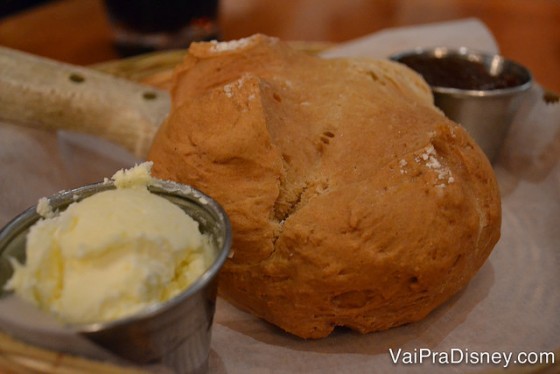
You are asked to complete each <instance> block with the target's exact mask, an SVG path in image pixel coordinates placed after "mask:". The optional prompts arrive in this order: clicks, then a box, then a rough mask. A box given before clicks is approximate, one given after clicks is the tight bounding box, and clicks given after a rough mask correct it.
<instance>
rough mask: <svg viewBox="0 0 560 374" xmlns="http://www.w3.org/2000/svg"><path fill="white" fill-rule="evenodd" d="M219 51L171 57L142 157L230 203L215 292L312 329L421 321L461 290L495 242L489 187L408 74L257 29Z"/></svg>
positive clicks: (470, 146) (487, 169)
mask: <svg viewBox="0 0 560 374" xmlns="http://www.w3.org/2000/svg"><path fill="white" fill-rule="evenodd" d="M217 46H218V47H219V45H217V44H215V43H195V44H193V45H192V46H191V48H190V50H189V53H188V55H187V57H186V59H185V61H184V63H183V64H182V65H181V66H180V67H179V68H177V70H176V72H175V76H174V86H173V90H172V93H173V109H172V112H171V114H170V116H169V118H168V120H167V121H166V122H165V124H164V125H163V126H162V127H161V128H160V130H159V132H158V133H157V135H156V138H155V140H154V143H153V145H152V147H151V150H150V152H149V155H148V158H149V159H150V160H152V161H154V167H153V174H154V175H155V176H157V177H160V178H165V179H172V180H175V181H179V182H181V183H186V184H190V185H193V186H195V187H197V188H199V189H201V190H203V191H204V192H206V193H208V194H209V195H210V196H212V197H213V198H215V199H216V200H217V201H218V202H219V203H220V204H222V205H223V206H224V208H225V210H226V212H227V213H228V215H229V217H230V219H231V222H232V227H233V257H232V258H231V259H229V260H228V261H227V263H226V265H225V266H224V268H223V271H222V272H221V274H220V286H219V288H220V294H221V295H222V296H223V297H224V298H225V299H227V300H228V301H230V302H232V303H233V304H235V305H237V306H238V307H240V308H243V309H244V310H248V311H250V312H252V313H254V314H255V315H257V316H259V317H261V318H264V319H265V320H267V321H269V322H271V323H273V324H275V325H277V326H279V327H280V328H282V329H284V330H285V331H288V332H290V333H292V334H295V335H297V336H300V337H303V338H321V337H325V336H327V335H329V334H330V333H331V332H332V330H333V329H334V328H335V327H336V326H347V327H349V328H352V329H355V330H357V331H360V332H362V333H369V332H373V331H378V330H384V329H388V328H391V327H394V326H398V325H402V324H405V323H409V322H413V321H417V320H420V319H422V318H424V317H425V316H426V315H427V314H428V313H430V312H431V311H432V310H433V309H435V308H436V307H437V306H439V305H441V304H442V303H443V302H445V301H446V300H447V299H449V298H450V297H451V296H452V295H453V294H455V293H456V292H457V291H459V290H460V289H462V288H463V287H465V285H466V284H467V283H468V281H469V280H470V279H471V278H472V277H473V276H474V274H475V273H476V272H477V271H478V269H479V268H480V267H481V266H482V264H483V263H484V262H485V260H486V259H487V257H488V255H489V254H490V252H491V250H492V248H493V247H494V245H495V243H496V242H497V241H498V239H499V235H500V220H501V213H500V209H501V208H500V196H499V191H498V187H497V183H496V180H495V177H494V173H493V170H492V167H491V165H490V163H489V162H488V160H487V159H486V157H485V156H484V154H483V153H482V151H481V150H480V149H479V147H478V146H477V145H476V144H475V143H474V141H473V140H472V138H471V137H470V136H469V135H468V134H467V133H466V132H465V131H464V130H463V129H462V128H461V127H460V126H458V125H457V124H455V123H453V122H451V121H450V120H448V119H447V118H445V116H444V115H443V114H442V113H441V112H440V111H439V110H438V109H437V108H435V107H434V106H433V104H432V96H431V93H430V90H429V87H428V86H427V85H426V83H425V82H424V81H423V80H422V79H421V78H420V77H419V76H418V75H417V74H416V73H414V72H412V71H411V70H409V69H407V68H406V67H404V66H402V65H399V64H396V63H393V62H389V61H384V60H365V59H332V60H325V59H321V58H318V57H314V56H310V55H307V54H305V53H303V52H299V51H295V50H292V49H290V48H289V46H287V45H286V44H284V43H282V42H280V41H278V40H276V39H274V38H269V37H266V36H263V35H255V36H253V37H251V38H249V39H246V40H244V41H243V43H239V45H237V46H236V47H237V48H217ZM228 47H231V46H228Z"/></svg>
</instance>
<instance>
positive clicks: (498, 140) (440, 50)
mask: <svg viewBox="0 0 560 374" xmlns="http://www.w3.org/2000/svg"><path fill="white" fill-rule="evenodd" d="M410 56H423V57H430V58H433V60H436V59H437V60H440V62H441V60H445V59H463V60H465V61H470V62H475V63H478V64H480V66H481V67H482V69H483V70H484V71H485V72H486V73H487V74H488V76H489V77H492V78H493V79H495V80H496V82H498V81H500V80H503V79H504V77H507V78H508V79H509V80H511V82H512V83H511V84H510V85H509V86H505V87H504V86H498V87H499V88H492V85H491V84H490V85H481V86H480V87H476V86H475V87H473V88H468V89H466V88H458V87H454V86H453V84H450V85H441V84H434V83H431V82H430V81H429V79H428V78H427V77H426V76H425V78H426V80H427V81H428V83H429V84H430V87H431V89H432V92H433V95H434V103H435V105H436V106H438V107H439V108H440V109H441V110H442V111H443V112H444V113H445V115H446V116H447V117H448V118H450V119H451V120H453V121H455V122H457V123H459V124H461V125H462V126H463V127H464V128H465V129H466V130H467V131H468V132H469V134H470V135H471V136H472V137H473V138H474V140H475V141H476V142H477V144H478V145H479V146H480V148H482V150H483V151H484V153H485V154H486V156H487V157H488V159H489V160H490V161H494V160H495V158H496V156H497V154H498V152H499V150H500V147H501V145H502V143H503V140H504V138H505V137H506V135H507V131H508V129H509V127H510V125H511V123H512V120H513V117H514V115H515V113H516V110H517V108H518V107H519V105H520V102H521V101H522V98H523V95H522V94H523V93H524V92H525V91H527V90H528V89H529V88H530V87H531V84H532V77H531V73H530V72H529V71H528V70H527V69H526V68H525V67H523V66H522V65H520V64H518V63H515V62H513V61H511V60H508V59H505V58H504V57H502V56H500V55H498V54H492V53H484V52H478V51H473V50H470V49H468V48H458V49H450V48H445V47H436V48H417V49H414V50H411V51H406V52H402V53H398V54H395V55H393V56H391V57H390V58H391V59H392V60H394V61H398V62H403V61H404V59H405V58H406V57H410ZM433 60H432V61H433ZM413 69H414V67H413ZM415 70H416V69H415ZM418 72H419V73H421V74H422V72H421V71H418ZM460 73H461V72H456V75H457V76H459V75H460ZM466 78H468V76H467V77H466Z"/></svg>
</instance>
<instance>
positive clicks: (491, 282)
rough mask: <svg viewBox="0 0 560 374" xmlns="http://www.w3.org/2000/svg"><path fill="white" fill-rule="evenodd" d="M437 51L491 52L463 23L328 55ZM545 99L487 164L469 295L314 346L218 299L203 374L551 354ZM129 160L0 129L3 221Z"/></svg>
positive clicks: (553, 233) (555, 218) (559, 323)
mask: <svg viewBox="0 0 560 374" xmlns="http://www.w3.org/2000/svg"><path fill="white" fill-rule="evenodd" d="M435 45H446V46H468V47H471V48H476V49H479V50H486V51H497V50H498V46H497V45H496V43H495V41H494V39H493V37H492V35H491V33H490V31H489V30H488V29H487V28H486V27H485V26H484V25H483V24H482V23H481V22H479V21H478V20H475V19H469V20H463V21H457V22H448V23H443V24H436V25H425V26H419V27H408V28H403V29H394V30H386V31H383V32H381V33H377V34H374V35H371V36H368V37H365V38H361V39H359V40H356V41H353V42H349V43H347V44H344V45H341V46H340V47H338V48H336V49H332V50H330V51H328V52H327V53H325V57H335V56H358V55H362V56H371V57H385V56H387V55H389V54H392V53H394V52H398V51H400V50H403V49H408V48H411V47H417V46H423V47H425V46H435ZM529 68H530V67H529ZM542 83H543V84H544V85H546V82H542ZM542 96H543V90H542V88H541V87H540V86H539V85H538V84H537V85H535V87H533V89H532V90H531V91H530V93H529V94H528V96H527V98H526V100H525V102H524V103H523V105H522V107H521V108H520V111H519V113H518V115H517V117H516V119H515V122H514V124H513V125H512V127H511V130H510V132H509V134H508V136H507V138H506V140H505V144H504V146H503V148H502V152H501V154H500V156H499V158H498V160H497V162H496V163H495V165H494V168H495V171H496V175H497V177H498V180H499V183H500V188H501V192H502V209H503V222H502V236H501V239H500V241H499V242H498V244H497V246H496V247H495V249H494V251H493V253H492V255H491V257H490V259H489V260H488V261H487V263H486V264H485V265H484V266H483V267H482V269H481V270H480V272H479V273H478V274H477V275H476V276H475V277H474V279H473V280H472V281H471V282H470V284H469V285H468V286H467V287H466V289H464V290H463V291H461V292H460V293H459V294H457V295H456V296H455V297H453V298H452V299H451V300H450V301H449V302H447V303H446V304H445V305H443V306H442V307H440V308H439V309H437V310H436V311H434V312H433V313H432V314H431V315H429V316H428V317H427V318H426V319H425V320H423V321H421V322H418V323H415V324H411V325H407V326H403V327H399V328H395V329H391V330H389V331H385V332H380V333H374V334H368V335H360V334H358V333H355V332H352V331H348V330H344V329H341V330H338V331H336V332H335V333H334V334H333V335H332V336H330V337H329V338H326V339H322V340H316V341H304V340H301V339H298V338H295V337H292V336H290V335H287V334H285V333H283V332H281V331H279V330H278V329H277V328H275V327H274V326H271V325H269V324H267V323H266V322H263V321H260V320H258V319H256V318H255V317H253V316H251V315H249V314H247V313H244V312H242V311H239V310H238V309H236V308H234V307H232V306H231V305H229V304H228V303H227V302H225V301H223V300H221V299H219V300H218V304H217V312H216V318H215V324H214V328H213V341H212V351H211V355H210V372H211V373H296V372H297V373H302V372H305V373H366V372H367V373H374V372H375V373H384V372H389V371H390V372H397V373H401V372H402V373H424V372H431V373H438V372H465V371H477V370H483V369H488V368H490V369H491V368H496V369H497V368H501V367H503V366H506V364H507V365H509V366H510V367H512V366H515V364H514V362H513V361H514V360H515V359H516V358H517V354H518V353H520V352H527V353H528V352H537V353H538V352H548V351H555V350H556V351H558V350H559V349H560V228H559V227H560V163H559V158H560V105H558V104H546V103H545V102H544V101H543V99H542ZM0 110H1V108H0ZM138 161H139V160H137V159H135V158H134V157H132V156H131V155H129V154H128V153H126V152H125V151H123V150H121V149H120V148H118V147H116V146H114V145H111V144H109V143H106V142H105V141H102V140H99V139H94V138H90V137H86V136H83V135H75V134H68V133H58V134H54V133H47V132H44V131H41V130H34V129H24V128H19V127H17V126H14V125H11V124H5V123H3V124H0V165H2V169H1V172H0V225H3V224H5V223H6V222H8V221H9V220H10V219H11V218H13V217H14V216H15V215H16V214H18V213H20V212H21V211H23V210H24V209H26V208H27V207H29V206H31V205H33V204H35V203H36V201H37V199H39V198H40V197H42V196H48V195H51V194H52V193H54V192H57V191H58V190H61V189H69V188H73V187H77V186H80V185H84V184H87V183H91V182H95V181H99V180H102V179H103V178H104V177H108V176H111V175H112V174H113V173H114V172H115V171H116V170H117V169H119V168H122V167H129V166H131V165H133V164H134V163H135V162H138ZM426 349H429V350H431V351H432V352H440V353H447V354H448V355H449V356H448V358H453V359H454V360H456V361H461V363H459V362H457V363H449V364H447V365H441V364H433V363H432V362H431V359H432V358H433V356H431V357H430V358H429V359H424V362H423V363H422V364H419V363H416V364H407V363H405V362H403V361H402V358H403V355H405V354H406V353H408V354H409V355H414V354H416V355H417V356H416V358H417V359H418V355H420V353H421V352H423V353H426V352H427V351H426ZM399 350H400V353H401V356H400V359H401V361H399V362H398V363H396V364H395V363H393V359H392V356H391V352H392V353H393V355H394V356H396V355H397V353H398V352H399ZM483 352H488V353H503V354H505V355H506V356H502V359H501V360H500V362H497V363H494V364H476V363H472V361H471V363H469V364H466V363H465V360H466V359H467V358H469V357H471V356H472V355H473V353H483ZM509 353H511V354H512V356H511V357H510V361H509V362H506V358H507V355H508V354H509ZM452 355H454V356H452ZM467 356H469V357H467ZM437 357H443V356H437ZM557 360H558V357H557Z"/></svg>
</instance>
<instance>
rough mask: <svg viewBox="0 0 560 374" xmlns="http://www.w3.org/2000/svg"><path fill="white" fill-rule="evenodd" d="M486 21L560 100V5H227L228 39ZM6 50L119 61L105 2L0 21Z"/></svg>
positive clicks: (418, 1) (368, 1)
mask: <svg viewBox="0 0 560 374" xmlns="http://www.w3.org/2000/svg"><path fill="white" fill-rule="evenodd" d="M466 17H477V18H479V19H480V20H482V21H483V22H484V23H485V24H486V25H487V26H488V28H489V29H490V30H491V32H492V33H493V34H494V37H495V38H496V41H497V42H498V45H499V46H500V50H501V52H502V54H503V55H505V56H506V57H509V58H512V59H514V60H516V61H518V62H520V63H522V64H524V65H526V66H527V67H529V69H530V70H531V71H532V72H533V75H534V77H535V78H536V80H537V81H538V82H540V83H541V84H543V85H544V86H545V87H547V88H548V89H550V90H553V91H556V92H560V1H558V0H530V1H529V0H523V1H522V0H519V1H510V0H493V1H484V0H445V1H442V0H415V1H407V0H345V1H340V0H289V1H285V0H267V1H262V0H243V1H240V0H221V2H220V19H219V22H220V27H221V30H222V35H223V39H225V40H230V39H237V38H240V37H245V36H248V35H251V34H253V33H256V32H261V33H265V34H268V35H272V36H278V37H280V38H282V39H286V40H301V41H328V42H342V41H346V40H350V39H353V38H357V37H360V36H363V35H366V34H369V33H372V32H375V31H378V30H380V29H383V28H388V27H398V26H406V25H416V24H424V23H430V22H438V21H446V20H453V19H460V18H466ZM0 45H3V46H7V47H12V48H15V49H20V50H24V51H27V52H31V53H35V54H38V55H41V56H46V57H50V58H53V59H56V60H60V61H65V62H70V63H74V64H80V65H87V64H92V63H97V62H101V61H106V60H111V59H115V58H118V56H117V54H116V52H115V50H114V49H113V46H112V43H111V30H110V27H109V23H108V21H107V19H106V16H105V11H104V6H103V3H102V1H101V0H59V1H55V2H52V3H47V4H46V5H42V6H39V7H37V8H33V9H31V10H28V11H25V12H23V13H18V14H16V15H13V16H11V17H8V18H5V19H3V20H0Z"/></svg>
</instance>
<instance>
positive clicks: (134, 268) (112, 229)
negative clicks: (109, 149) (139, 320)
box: [6, 162, 214, 324]
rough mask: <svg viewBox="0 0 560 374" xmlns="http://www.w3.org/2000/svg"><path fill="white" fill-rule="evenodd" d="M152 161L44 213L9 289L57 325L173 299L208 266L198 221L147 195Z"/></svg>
mask: <svg viewBox="0 0 560 374" xmlns="http://www.w3.org/2000/svg"><path fill="white" fill-rule="evenodd" d="M150 169H151V163H149V162H146V163H143V164H141V165H138V166H136V167H134V168H132V169H129V170H121V171H118V172H117V173H115V175H114V176H113V177H112V179H113V180H114V184H115V186H116V187H117V188H116V189H113V190H107V191H103V192H99V193H96V194H95V195H92V196H90V197H87V198H85V199H83V200H82V201H79V202H75V203H72V204H70V205H69V206H68V208H67V209H66V210H64V211H63V212H60V213H57V212H55V214H53V213H52V209H49V208H48V207H47V206H46V205H45V204H46V203H45V200H44V199H42V200H41V203H40V204H39V205H38V208H39V209H38V210H39V211H40V213H41V212H44V213H46V214H45V217H44V218H43V219H41V220H40V221H38V222H37V223H36V224H35V225H34V226H33V227H32V228H31V229H30V231H29V234H28V236H27V244H26V261H25V264H20V263H18V262H17V261H15V260H12V263H13V266H14V268H15V270H14V274H13V276H12V278H11V279H10V281H9V282H8V284H7V285H6V288H7V289H11V290H14V291H15V293H16V294H17V295H19V296H20V297H22V298H23V299H25V300H28V301H29V302H32V303H34V304H35V305H37V306H38V307H39V308H41V309H43V310H46V311H49V312H51V313H53V314H54V315H56V316H57V317H59V318H60V319H61V320H63V321H65V322H68V323H73V324H84V323H95V322H105V321H111V320H115V319H118V318H121V317H125V316H129V315H131V314H134V313H136V312H138V311H140V310H142V309H144V308H147V307H149V306H150V305H154V304H157V303H160V302H163V301H166V300H168V299H170V298H172V297H173V296H175V295H177V294H178V293H180V292H181V291H183V290H184V289H185V288H187V287H188V286H189V285H190V284H192V283H193V282H194V281H195V280H196V279H197V278H198V277H199V276H200V275H201V274H202V273H203V272H204V271H205V270H206V269H207V268H208V267H209V266H210V264H211V262H212V261H213V259H214V253H213V251H212V249H211V246H210V244H209V239H208V237H207V236H205V235H202V234H201V233H200V231H199V228H198V223H197V222H196V221H195V220H194V219H192V218H191V217H190V216H188V215H187V214H186V213H185V212H184V211H183V210H182V209H180V208H179V207H178V206H176V205H174V204H173V203H171V202H170V201H168V200H166V199H165V198H163V197H161V196H158V195H156V194H153V193H151V192H150V191H149V190H148V188H147V186H149V185H150V183H152V177H151V175H150Z"/></svg>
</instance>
